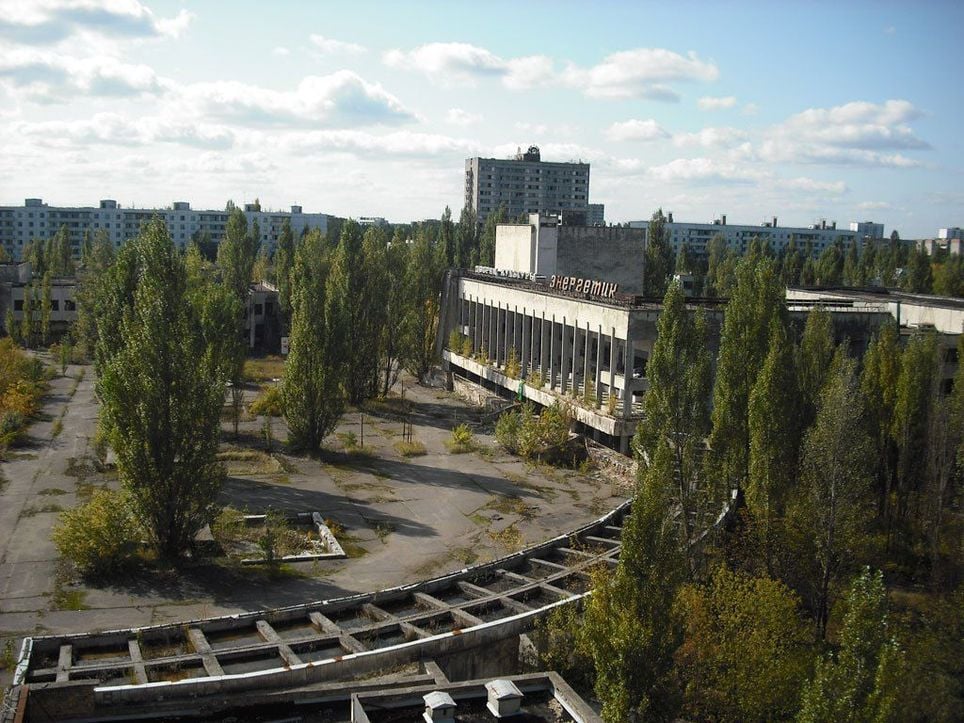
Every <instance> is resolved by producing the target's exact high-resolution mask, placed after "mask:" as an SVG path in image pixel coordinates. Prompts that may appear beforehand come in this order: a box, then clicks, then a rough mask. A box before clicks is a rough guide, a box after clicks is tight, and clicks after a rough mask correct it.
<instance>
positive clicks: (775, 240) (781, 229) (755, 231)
mask: <svg viewBox="0 0 964 723" xmlns="http://www.w3.org/2000/svg"><path fill="white" fill-rule="evenodd" d="M777 221H778V219H777V217H776V216H774V217H773V218H772V219H771V220H769V221H764V222H763V223H762V224H759V225H750V224H728V223H727V222H726V216H720V218H718V219H716V220H714V221H713V222H712V223H686V222H681V221H674V220H673V214H672V213H670V214H668V215H667V221H666V233H667V234H668V235H669V240H670V243H671V244H672V246H673V251H674V253H675V252H678V251H679V248H680V246H682V245H683V244H684V243H685V244H686V245H687V247H688V248H689V250H690V251H691V252H692V253H694V254H697V255H705V254H707V253H708V251H707V247H708V245H709V243H710V240H711V239H712V238H713V237H714V236H722V237H723V239H724V240H725V241H726V243H727V245H729V246H730V247H731V248H733V249H734V250H735V251H737V252H739V253H745V252H746V250H747V249H748V248H749V246H750V242H751V241H752V240H753V239H755V238H759V239H761V240H763V241H769V242H770V245H771V246H772V247H773V249H774V251H777V252H779V251H780V250H781V249H783V248H785V247H786V246H787V245H788V244H789V243H790V240H791V239H793V240H794V241H795V242H796V245H797V247H798V248H799V249H800V250H801V251H803V250H804V249H806V247H807V244H810V245H811V248H812V249H813V253H814V254H819V253H820V252H821V251H823V250H824V249H825V248H827V247H828V246H831V245H833V244H834V243H835V242H837V241H840V242H842V243H843V244H844V245H848V244H849V243H850V242H851V241H855V240H856V241H858V242H863V241H864V240H866V238H865V237H867V236H868V234H867V233H866V230H867V229H869V228H870V227H873V234H874V235H873V237H872V238H873V239H875V240H876V239H880V238H882V237H883V232H884V227H883V224H875V223H873V222H872V221H865V222H861V223H852V224H851V228H850V229H840V228H837V222H836V221H831V222H830V223H829V224H828V223H827V222H826V221H825V220H821V221H818V222H817V223H815V224H812V225H810V226H803V227H794V226H780V225H779V224H778V223H777ZM629 225H630V227H632V228H646V227H648V226H649V221H630V223H629ZM855 226H859V227H861V229H863V230H864V231H865V233H861V232H860V231H858V230H857V229H854V227H855ZM851 229H853V230H851ZM878 231H879V233H878Z"/></svg>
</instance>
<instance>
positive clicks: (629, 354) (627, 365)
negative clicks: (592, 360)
mask: <svg viewBox="0 0 964 723" xmlns="http://www.w3.org/2000/svg"><path fill="white" fill-rule="evenodd" d="M624 349H625V354H626V357H625V361H624V362H623V379H625V380H626V389H625V390H624V391H623V397H624V403H623V419H629V417H630V415H631V414H632V413H633V393H632V392H631V391H630V390H629V388H630V386H631V385H632V383H633V347H632V344H630V343H629V339H626V343H625V345H624Z"/></svg>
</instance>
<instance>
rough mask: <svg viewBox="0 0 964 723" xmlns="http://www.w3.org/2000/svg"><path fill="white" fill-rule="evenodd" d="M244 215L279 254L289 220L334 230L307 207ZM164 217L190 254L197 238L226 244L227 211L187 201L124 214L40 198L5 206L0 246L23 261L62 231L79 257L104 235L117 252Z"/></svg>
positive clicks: (250, 207)
mask: <svg viewBox="0 0 964 723" xmlns="http://www.w3.org/2000/svg"><path fill="white" fill-rule="evenodd" d="M243 211H244V215H245V216H246V217H247V219H248V225H249V227H250V226H251V224H253V222H254V221H257V222H258V226H259V227H260V231H261V243H263V244H266V245H267V246H268V247H269V248H273V246H274V244H275V243H277V241H278V236H279V235H280V234H281V227H282V224H283V223H284V221H285V219H288V220H289V221H290V223H291V230H292V231H293V232H294V233H295V234H296V235H297V234H301V233H302V232H303V231H304V230H305V228H308V227H310V228H318V229H320V230H321V231H322V232H324V231H325V230H327V228H328V215H327V214H324V213H304V212H303V210H302V208H301V206H292V207H291V210H290V211H265V210H262V208H261V205H260V204H258V203H249V204H245V206H244V207H243ZM155 214H156V215H158V216H160V218H161V219H162V220H163V221H164V222H165V223H166V224H167V228H168V231H169V232H170V234H171V238H172V239H173V240H174V243H175V244H176V245H177V246H178V247H179V248H185V247H186V246H187V245H188V244H189V243H190V242H191V238H192V237H193V236H194V235H195V234H199V235H200V234H203V233H207V234H208V235H210V237H211V240H212V241H214V242H215V243H217V242H220V241H221V239H222V238H224V228H225V224H226V223H227V220H228V212H227V211H210V210H208V211H201V210H197V209H192V208H191V204H190V203H188V202H187V201H175V202H174V203H173V204H172V205H171V207H170V208H122V207H120V206H118V205H117V201H115V200H113V199H104V200H102V201H100V203H99V204H98V205H97V206H70V207H66V206H49V205H47V204H46V203H44V202H43V200H42V199H40V198H28V199H26V200H25V201H24V204H23V206H0V246H2V247H3V248H4V250H5V251H6V252H7V254H8V256H9V257H10V258H13V259H19V258H21V256H22V254H23V249H24V247H25V246H26V245H27V244H28V243H29V242H30V241H31V240H32V239H35V238H37V239H47V238H50V237H51V236H53V235H54V234H55V233H57V231H58V230H59V229H60V228H61V227H62V226H66V227H67V230H68V232H69V233H70V242H71V245H72V246H73V248H74V253H75V255H77V254H79V250H80V246H81V244H82V243H83V239H84V234H85V233H86V232H87V231H88V230H90V231H91V233H95V232H97V231H99V230H103V231H105V232H106V233H107V235H108V237H109V238H110V240H111V242H112V243H113V244H114V246H115V247H118V246H120V245H121V244H122V243H123V242H124V241H126V240H127V239H129V238H132V237H134V236H136V235H137V233H138V231H139V229H140V227H141V224H142V223H144V222H146V221H149V220H150V219H151V218H153V217H154V216H155Z"/></svg>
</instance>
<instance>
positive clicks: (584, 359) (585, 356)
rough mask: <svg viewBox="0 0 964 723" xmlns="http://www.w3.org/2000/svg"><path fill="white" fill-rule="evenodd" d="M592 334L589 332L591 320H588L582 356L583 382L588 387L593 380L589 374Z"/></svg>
mask: <svg viewBox="0 0 964 723" xmlns="http://www.w3.org/2000/svg"><path fill="white" fill-rule="evenodd" d="M590 336H591V334H590V333H589V322H588V321H587V322H586V339H585V344H584V345H583V357H582V383H583V384H585V385H586V386H587V387H588V386H589V382H590V381H591V378H590V376H589V337H590Z"/></svg>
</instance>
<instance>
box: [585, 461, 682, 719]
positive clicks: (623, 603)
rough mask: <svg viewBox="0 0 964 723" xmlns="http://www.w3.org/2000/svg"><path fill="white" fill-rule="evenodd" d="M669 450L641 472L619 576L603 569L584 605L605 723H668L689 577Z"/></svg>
mask: <svg viewBox="0 0 964 723" xmlns="http://www.w3.org/2000/svg"><path fill="white" fill-rule="evenodd" d="M670 456H671V455H670V450H669V447H668V446H667V445H661V446H660V447H659V453H658V454H657V456H656V458H655V459H653V460H652V462H651V464H650V466H649V467H648V468H646V469H645V470H643V468H642V467H640V469H641V470H642V471H641V476H640V481H639V482H638V483H637V488H636V494H635V496H634V498H633V504H632V513H631V514H630V515H629V516H628V517H627V518H626V521H625V525H624V527H623V533H622V550H621V552H620V555H619V562H618V564H617V565H616V570H615V571H609V570H605V571H603V570H599V571H597V572H596V574H595V575H594V577H593V594H592V596H591V597H590V598H589V602H588V603H587V605H586V612H585V623H584V634H585V641H586V643H587V646H588V649H589V651H590V653H591V655H592V658H593V662H594V667H595V670H596V684H595V690H596V695H597V696H598V697H599V700H600V701H602V703H603V708H602V716H603V718H604V719H605V720H606V721H612V722H614V723H615V722H619V723H622V721H628V720H671V719H672V718H673V715H674V713H675V705H674V703H675V695H674V690H673V688H674V682H673V680H672V673H671V671H672V666H673V654H674V652H675V651H676V649H677V647H678V646H679V642H680V639H681V632H680V629H679V624H678V621H677V620H676V619H675V618H674V616H673V602H674V600H675V598H676V593H677V590H678V589H679V587H680V586H681V584H682V583H683V582H684V580H685V576H686V572H685V570H686V564H685V562H684V560H683V556H682V552H681V542H680V539H679V527H678V525H677V524H676V523H675V522H674V520H673V518H672V514H671V512H670V509H671V508H670V500H669V498H668V496H667V490H670V489H672V487H673V472H672V461H671V459H670Z"/></svg>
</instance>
